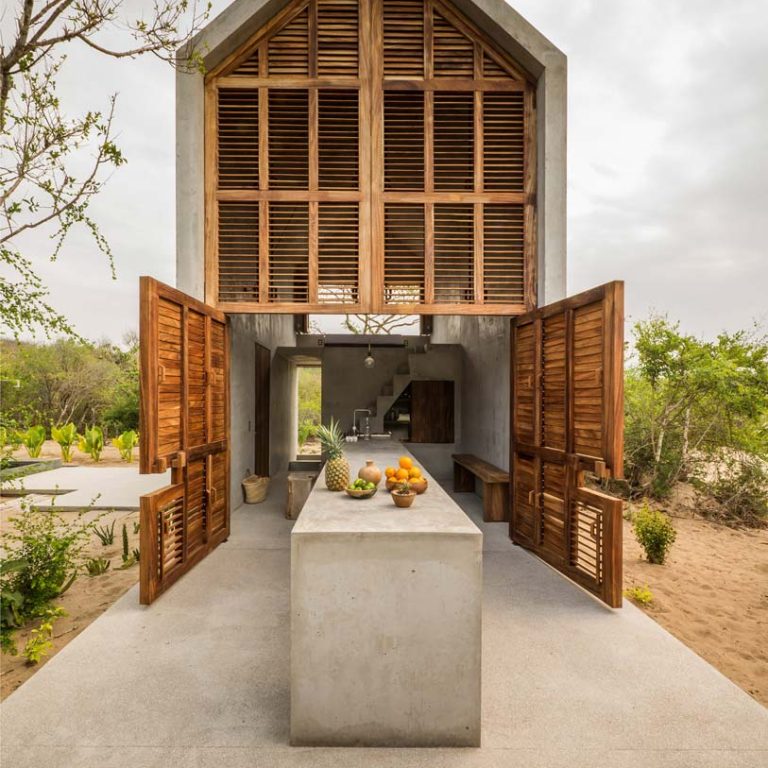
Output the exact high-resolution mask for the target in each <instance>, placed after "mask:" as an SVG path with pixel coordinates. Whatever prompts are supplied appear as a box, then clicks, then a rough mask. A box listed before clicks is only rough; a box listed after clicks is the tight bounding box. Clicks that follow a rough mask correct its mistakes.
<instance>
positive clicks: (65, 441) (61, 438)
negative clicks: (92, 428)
mask: <svg viewBox="0 0 768 768" xmlns="http://www.w3.org/2000/svg"><path fill="white" fill-rule="evenodd" d="M51 437H52V438H53V439H54V440H55V441H56V442H57V443H58V444H59V448H61V458H62V461H64V462H65V463H66V464H69V462H70V461H72V446H73V445H74V444H75V443H76V442H77V428H76V427H75V425H74V424H73V423H72V422H69V424H63V425H62V426H61V427H51Z"/></svg>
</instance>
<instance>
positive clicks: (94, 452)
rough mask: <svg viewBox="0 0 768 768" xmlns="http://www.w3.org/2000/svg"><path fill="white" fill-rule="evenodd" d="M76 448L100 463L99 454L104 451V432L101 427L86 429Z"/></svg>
mask: <svg viewBox="0 0 768 768" xmlns="http://www.w3.org/2000/svg"><path fill="white" fill-rule="evenodd" d="M77 447H78V448H79V449H80V450H81V451H82V452H83V453H87V454H88V455H89V456H90V457H91V458H92V459H93V460H94V461H101V452H102V451H103V450H104V432H103V431H102V429H101V427H86V428H85V432H84V433H83V434H82V435H80V438H79V440H78V443H77Z"/></svg>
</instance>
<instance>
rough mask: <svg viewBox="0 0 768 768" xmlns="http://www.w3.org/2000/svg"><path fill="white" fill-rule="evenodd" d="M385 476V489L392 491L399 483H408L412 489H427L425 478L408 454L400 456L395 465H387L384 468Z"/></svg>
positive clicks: (417, 490) (421, 490) (417, 491)
mask: <svg viewBox="0 0 768 768" xmlns="http://www.w3.org/2000/svg"><path fill="white" fill-rule="evenodd" d="M384 475H385V476H386V478H387V490H388V491H393V490H394V489H395V488H397V487H398V486H399V485H402V484H403V483H408V485H409V487H410V488H411V490H412V491H416V493H424V491H426V490H427V479H426V478H425V477H424V476H423V475H422V472H421V469H419V467H417V466H416V465H415V464H414V463H413V459H412V458H411V457H410V456H401V457H400V458H399V460H398V462H397V466H396V467H387V468H386V469H385V470H384Z"/></svg>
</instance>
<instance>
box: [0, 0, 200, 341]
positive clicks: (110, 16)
mask: <svg viewBox="0 0 768 768" xmlns="http://www.w3.org/2000/svg"><path fill="white" fill-rule="evenodd" d="M127 5H128V3H127V1H126V0H17V5H16V17H15V22H16V30H15V34H14V35H13V36H12V38H11V39H10V40H9V41H8V43H7V44H6V43H5V41H3V42H2V44H0V155H1V156H2V159H1V160H0V208H1V209H2V213H1V214H0V269H2V272H3V275H0V323H2V325H3V326H5V327H6V328H7V329H8V330H9V331H10V333H11V334H13V335H14V336H15V337H16V338H18V337H19V335H20V334H22V333H25V332H35V331H39V330H42V331H43V332H45V333H46V334H51V333H65V334H69V335H75V332H74V329H73V328H72V326H71V325H70V323H69V321H68V320H67V318H66V317H64V316H63V315H62V314H61V313H60V312H57V311H56V309H55V308H54V307H52V306H51V305H50V304H49V303H48V301H47V295H48V291H47V290H46V288H45V286H44V284H43V282H42V280H41V278H40V276H39V274H38V272H37V270H36V268H35V265H34V262H33V260H32V259H31V258H30V257H29V256H27V255H25V254H24V253H23V250H22V248H21V246H20V245H18V243H19V239H20V236H21V235H23V234H24V233H26V232H29V231H30V230H43V231H45V232H47V233H48V234H50V236H51V238H52V240H53V246H52V249H51V253H50V257H51V259H55V258H56V257H57V256H58V255H59V253H60V251H61V248H62V245H63V243H64V241H65V239H66V237H67V235H68V234H69V232H70V230H71V229H72V228H73V227H75V226H76V225H82V226H84V227H86V229H87V230H88V231H89V232H90V235H91V237H92V239H93V242H94V244H95V246H96V248H97V250H98V251H100V252H101V253H102V254H103V255H104V256H105V257H106V258H107V259H108V261H109V264H110V266H111V268H112V271H113V275H114V262H113V258H112V251H111V249H110V247H109V243H108V241H107V239H106V237H105V236H104V235H103V234H102V232H101V230H100V229H99V226H98V224H97V222H96V221H94V220H93V219H92V218H91V217H90V215H89V213H88V207H89V205H90V203H91V201H92V200H93V198H94V196H96V195H97V194H98V193H99V192H100V190H101V189H102V187H103V185H104V183H105V177H106V174H107V173H108V172H109V170H110V169H114V168H118V167H119V166H121V165H122V164H123V163H124V162H125V157H124V156H123V154H122V152H121V151H120V148H119V147H118V146H117V144H116V143H115V139H114V127H113V122H114V116H115V99H116V97H115V96H114V95H113V96H111V97H110V98H109V100H108V102H107V105H106V108H105V109H103V110H93V111H89V112H87V113H86V114H85V115H81V116H80V117H75V118H69V117H66V116H65V109H64V108H63V106H62V104H61V103H60V101H59V98H58V96H57V93H56V78H57V75H58V74H59V72H60V70H61V67H62V65H63V63H64V61H65V58H66V57H65V55H64V50H65V49H66V47H67V46H68V45H72V44H81V45H85V46H87V47H89V48H91V49H93V50H95V51H97V52H98V53H100V54H102V55H104V56H110V57H113V58H129V59H132V58H135V57H137V56H142V55H146V54H151V55H154V56H157V57H159V58H161V59H162V60H164V61H167V62H169V63H171V64H173V65H174V66H180V67H184V68H195V67H197V68H200V67H202V59H201V57H200V54H199V53H198V52H197V51H196V50H195V49H194V48H193V47H192V46H191V45H190V42H191V38H192V36H193V35H194V34H195V33H196V31H197V30H198V29H199V27H200V26H201V24H202V23H203V22H204V21H205V19H206V18H207V16H208V13H209V10H210V5H208V6H205V7H204V8H203V9H202V10H201V9H200V8H199V7H198V5H197V3H196V0H154V6H153V8H152V10H151V12H150V13H149V14H148V15H147V16H146V18H145V17H143V16H142V15H141V14H139V15H138V16H137V17H136V18H131V17H130V15H129V11H128V9H127V7H126V6H127ZM182 26H185V30H184V31H182V30H181V27H182ZM115 30H117V31H118V32H119V33H120V34H119V36H120V37H122V38H125V43H126V44H125V45H123V46H120V47H116V46H114V45H112V44H111V43H109V42H107V41H106V40H105V33H107V32H110V33H112V32H114V31H115ZM111 39H113V38H112V35H110V40H111ZM182 45H184V46H186V50H187V51H188V55H187V56H185V57H184V58H183V59H181V60H177V58H176V55H175V51H176V49H177V48H178V47H179V46H182ZM83 169H84V170H83Z"/></svg>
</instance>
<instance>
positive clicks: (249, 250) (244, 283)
mask: <svg viewBox="0 0 768 768" xmlns="http://www.w3.org/2000/svg"><path fill="white" fill-rule="evenodd" d="M218 210H219V232H218V234H219V242H218V252H219V301H222V302H227V301H231V302H236V301H257V300H258V298H259V204H258V203H257V202H241V203H240V202H233V201H228V200H227V201H225V200H222V201H221V202H220V203H219V209H218Z"/></svg>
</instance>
